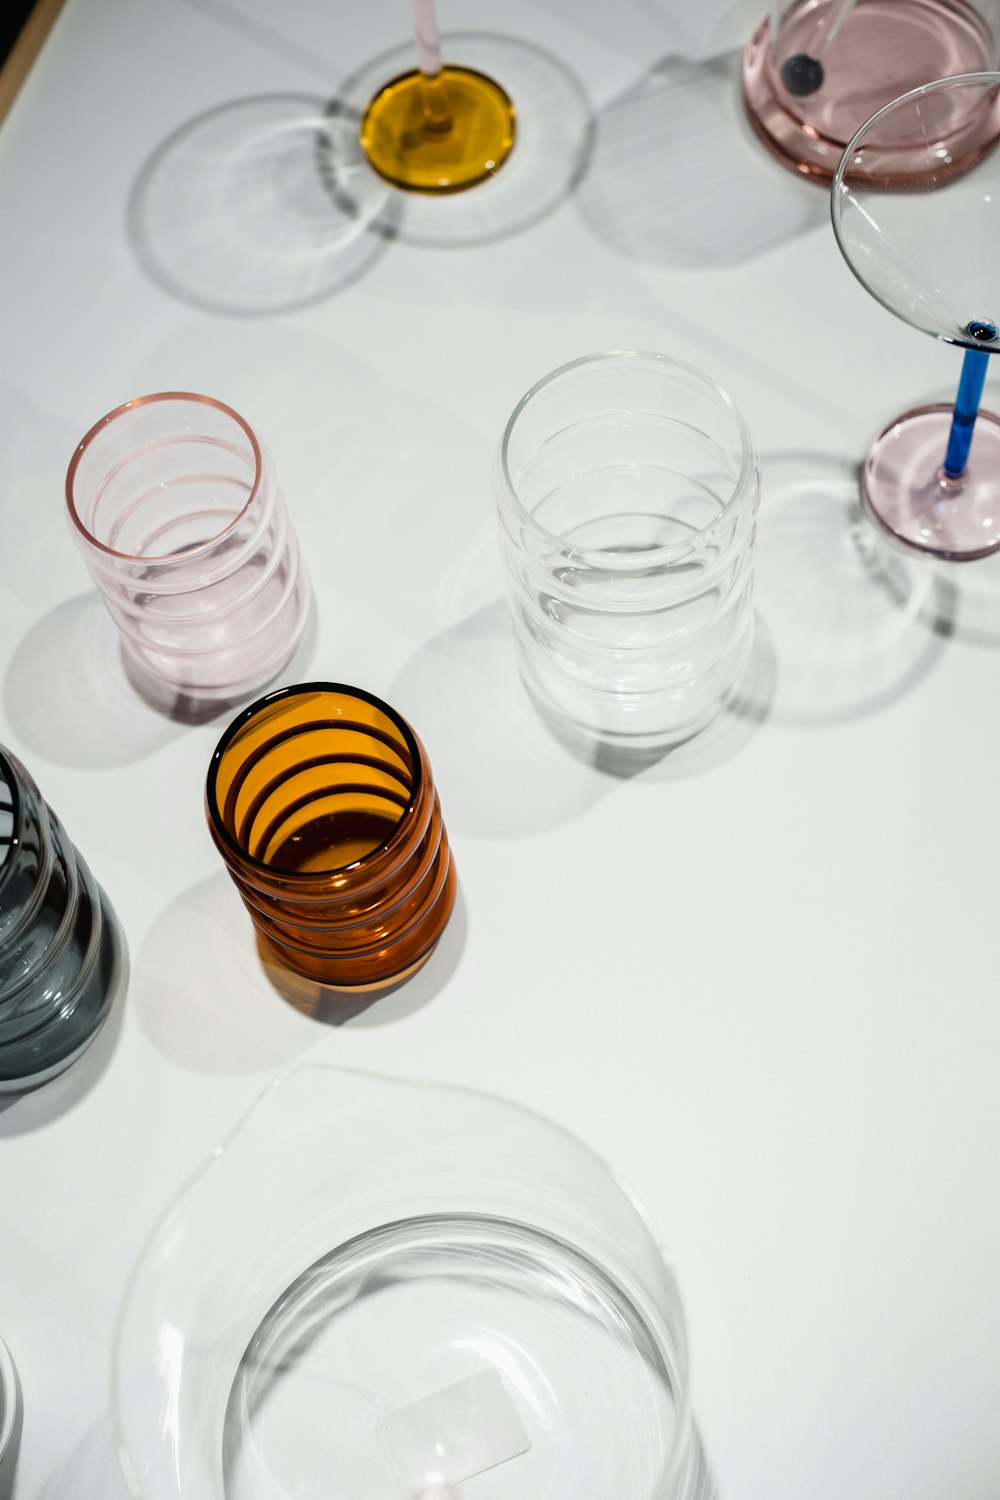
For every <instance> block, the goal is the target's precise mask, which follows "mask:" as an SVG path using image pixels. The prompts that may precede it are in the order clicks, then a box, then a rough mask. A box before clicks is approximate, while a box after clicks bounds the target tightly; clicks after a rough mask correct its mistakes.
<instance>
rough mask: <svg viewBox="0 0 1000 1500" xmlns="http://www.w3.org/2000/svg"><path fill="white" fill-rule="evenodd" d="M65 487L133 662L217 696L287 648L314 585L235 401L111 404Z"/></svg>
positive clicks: (255, 682)
mask: <svg viewBox="0 0 1000 1500" xmlns="http://www.w3.org/2000/svg"><path fill="white" fill-rule="evenodd" d="M66 498H67V504H68V506H69V517H70V522H71V526H72V530H73V535H74V537H75V539H76V541H77V544H78V545H79V547H80V549H81V551H82V552H83V555H84V558H85V560H86V563H87V567H88V569H89V570H90V573H91V576H92V577H93V579H94V582H95V583H96V584H97V587H98V588H99V589H100V591H101V594H102V596H103V598H104V602H105V604H106V605H107V607H108V610H109V612H110V614H111V616H112V618H113V619H114V621H115V624H116V625H117V626H118V628H119V630H120V631H121V636H122V642H123V645H124V647H125V650H126V652H127V653H128V654H129V655H130V656H131V657H132V658H133V659H134V661H135V662H136V664H137V665H138V667H139V669H140V672H142V673H145V674H148V675H149V676H150V677H151V678H152V679H153V680H154V681H155V682H156V683H158V684H164V685H166V686H167V687H169V688H173V689H176V690H177V691H179V692H183V693H187V694H190V695H192V696H194V697H205V698H224V697H232V696H236V695H238V694H241V693H243V692H247V691H252V690H253V689H254V688H258V687H261V686H262V685H263V684H264V683H266V682H267V681H269V679H270V678H272V677H273V676H274V675H275V673H276V672H278V671H280V669H281V668H282V667H283V666H284V665H285V663H286V662H287V661H288V659H289V657H290V656H291V654H292V652H293V651H294V649H295V646H296V644H297V642H298V640H299V638H300V637H301V635H302V631H303V629H304V627H305V624H306V619H307V616H308V609H309V586H308V583H307V580H306V575H305V572H304V569H303V567H302V563H301V560H300V556H299V548H298V543H297V541H296V538H295V533H294V532H293V531H292V528H291V526H290V525H289V522H288V514H287V511H286V508H285V501H284V498H283V496H282V493H281V490H280V488H279V486H278V483H277V480H276V478H275V475H274V470H273V466H272V464H271V461H270V459H269V457H268V455H267V453H266V451H265V450H264V448H263V447H262V445H261V444H260V442H259V441H258V439H257V437H256V436H255V434H254V433H253V432H252V430H251V429H250V427H249V426H248V425H247V423H246V422H245V421H244V420H243V418H242V417H240V416H239V415H238V414H237V413H236V412H234V411H232V410H231V409H230V408H229V407H227V406H223V405H222V404H221V403H220V402H218V401H213V400H212V399H211V398H210V397H207V396H197V395H192V394H189V393H186V392H164V393H161V394H158V395H155V396H145V397H142V398H140V399H139V400H137V401H131V402H129V403H128V404H127V405H126V406H122V407H119V408H118V410H117V411H113V412H111V413H110V414H109V415H108V416H106V417H104V418H103V419H102V420H101V421H100V422H98V423H97V424H96V426H94V427H93V428H92V429H91V431H90V432H89V433H88V434H87V436H86V437H85V438H84V439H83V442H82V443H81V444H80V446H79V448H78V449H77V451H76V453H75V454H74V455H73V460H72V463H71V464H70V468H69V473H68V475H67V479H66Z"/></svg>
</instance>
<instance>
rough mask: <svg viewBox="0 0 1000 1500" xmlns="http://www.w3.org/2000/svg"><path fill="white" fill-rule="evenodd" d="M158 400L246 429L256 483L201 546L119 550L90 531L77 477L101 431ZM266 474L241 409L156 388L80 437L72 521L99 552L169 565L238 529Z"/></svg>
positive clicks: (69, 489) (72, 464) (71, 474)
mask: <svg viewBox="0 0 1000 1500" xmlns="http://www.w3.org/2000/svg"><path fill="white" fill-rule="evenodd" d="M158 401H191V402H194V403H196V404H197V405H199V406H212V407H214V408H215V410H216V411H221V412H223V413H224V414H225V415H226V416H227V417H231V418H232V420H233V421H234V422H235V423H236V424H237V426H238V427H240V428H242V430H243V433H244V436H245V437H246V438H247V439H248V441H249V443H250V451H251V453H252V454H253V461H254V475H253V482H252V483H251V485H250V492H249V494H248V495H247V498H246V502H245V503H244V505H243V506H242V507H241V509H240V510H239V512H238V514H237V515H235V516H234V517H233V518H232V520H231V521H227V523H226V525H225V526H223V528H222V530H221V531H217V532H215V533H214V535H212V536H210V537H209V538H208V539H207V540H206V541H204V542H199V543H198V544H197V546H195V547H182V548H181V549H180V551H178V552H169V553H163V552H154V553H152V554H145V553H142V552H119V551H118V550H117V549H116V548H115V547H109V546H108V545H107V543H106V542H102V541H101V540H100V539H99V538H98V537H96V536H95V535H94V533H93V532H92V531H90V530H89V528H88V527H87V526H85V525H84V523H83V518H82V517H81V515H80V513H79V511H78V510H77V506H76V498H75V496H74V493H73V488H74V483H75V480H76V471H77V469H78V468H79V467H80V462H81V460H82V459H83V456H84V454H85V453H86V452H87V450H88V449H89V448H90V447H91V445H92V444H93V443H94V442H96V440H97V439H98V438H99V437H100V436H101V434H102V433H103V432H105V431H106V430H107V429H108V428H109V427H110V425H111V423H112V422H115V421H117V420H118V419H119V418H121V417H123V416H125V415H126V413H128V412H131V411H132V410H133V409H135V408H136V407H140V406H151V405H152V404H153V403H154V402H158ZM263 474H264V455H263V452H262V450H261V446H260V443H259V442H258V440H257V437H256V434H255V433H254V431H253V428H252V427H251V426H250V424H249V422H247V420H246V418H245V417H241V416H240V414H239V412H238V411H235V410H234V409H233V407H231V406H227V405H226V403H225V402H224V401H218V400H216V398H215V397H214V396H203V395H199V393H198V392H197V391H155V392H153V394H152V395H149V396H136V397H134V398H133V399H132V400H131V401H123V402H122V404H121V406H116V407H115V408H114V410H113V411H109V412H106V413H105V415H104V416H103V417H99V418H98V420H97V421H96V422H95V423H94V425H93V426H92V427H91V428H90V429H89V430H88V431H87V432H86V433H85V434H84V436H83V437H82V438H81V439H80V441H79V443H77V445H76V448H75V449H74V450H73V457H72V458H71V459H70V461H69V468H68V469H67V471H66V506H67V509H68V510H69V516H70V520H71V521H72V523H73V525H74V526H75V527H76V529H77V531H78V532H79V533H80V535H81V536H82V537H83V539H84V541H85V542H86V543H87V544H88V546H91V547H96V548H97V549H98V551H100V552H102V553H104V555H105V556H106V557H114V558H117V559H118V560H119V561H120V562H129V563H143V564H148V565H152V566H159V567H165V566H167V565H168V564H170V563H175V562H177V561H178V560H184V559H187V558H189V557H197V556H198V554H199V553H201V552H207V551H209V550H210V549H211V548H213V547H215V546H217V545H218V543H219V542H221V541H222V540H223V539H224V538H225V537H227V536H229V534H230V533H231V532H232V531H234V530H235V528H236V527H237V526H238V525H239V524H240V522H241V521H242V520H243V519H244V517H245V516H246V515H247V513H248V512H249V510H250V508H251V507H252V506H253V504H254V503H255V501H256V500H257V497H258V495H259V494H260V489H261V484H262V481H263Z"/></svg>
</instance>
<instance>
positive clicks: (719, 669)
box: [497, 352, 760, 751]
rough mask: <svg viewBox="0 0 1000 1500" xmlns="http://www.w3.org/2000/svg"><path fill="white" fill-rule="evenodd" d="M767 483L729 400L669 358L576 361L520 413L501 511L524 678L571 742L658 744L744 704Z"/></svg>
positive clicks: (500, 492) (504, 459)
mask: <svg viewBox="0 0 1000 1500" xmlns="http://www.w3.org/2000/svg"><path fill="white" fill-rule="evenodd" d="M759 498H760V476H759V472H758V466H757V455H756V453H755V452H754V448H753V444H752V442H751V440H750V434H749V433H748V431H747V428H746V424H745V423H744V421H743V418H742V417H741V416H740V414H739V412H738V411H737V409H736V407H735V406H734V405H733V403H732V401H731V400H730V399H729V397H728V396H727V395H726V393H725V392H724V391H723V390H721V389H720V387H719V386H717V385H716V384H715V383H714V381H712V380H710V379H709V377H708V376H707V375H703V374H702V373H701V371H699V370H696V369H694V368H693V366H691V365H687V364H683V363H682V362H681V361H679V360H674V359H670V358H668V357H667V356H666V355H663V354H651V353H639V352H628V353H609V354H595V355H591V356H588V357H587V358H585V359H579V360H575V361H574V362H573V363H572V364H568V365H563V366H562V367H561V368H560V369H558V370H555V371H554V372H553V373H552V374H551V375H548V376H546V378H545V379H544V380H541V381H539V383H538V384H537V385H536V386H534V387H533V388H532V389H531V390H530V391H529V392H528V394H527V395H526V396H525V397H524V398H523V400H522V401H521V402H520V403H519V404H518V406H517V407H516V408H515V410H514V413H513V415H512V416H511V418H510V421H509V422H508V424H507V428H506V431H505V432H504V435H503V438H502V441H501V444H500V456H499V480H498V486H497V508H498V512H499V520H500V540H501V549H502V552H503V557H504V562H505V564H506V572H507V584H508V589H507V593H508V603H509V606H510V611H511V615H512V618H513V624H514V634H515V638H516V642H517V649H518V655H519V661H520V667H521V673H522V676H523V677H524V679H525V682H526V684H527V687H528V690H529V692H530V693H531V695H532V697H533V698H534V699H535V701H536V703H537V704H538V705H539V707H540V708H541V710H542V712H543V713H544V714H545V715H546V717H548V718H549V719H550V721H551V722H553V724H554V726H555V727H557V728H559V729H561V730H564V731H569V737H570V738H571V739H580V738H581V737H582V739H583V740H584V741H585V742H598V743H601V742H603V743H604V744H606V745H610V746H613V747H618V748H622V749H626V750H628V749H636V750H642V751H646V750H649V749H654V750H658V749H660V748H664V749H665V748H668V747H669V746H671V745H674V744H678V743H680V742H681V741H682V740H685V739H688V738H689V737H690V736H691V735H693V734H697V733H698V732H699V731H700V730H701V729H704V728H705V727H706V725H708V724H709V723H710V722H711V720H712V719H713V718H715V716H716V715H717V714H718V713H719V711H720V710H721V709H722V708H723V707H724V706H725V704H726V702H727V701H728V700H729V699H730V698H731V697H732V695H733V693H734V691H735V689H736V686H737V684H738V681H739V678H740V676H741V674H742V672H743V669H744V667H745V665H746V662H747V659H748V657H749V653H750V648H751V644H752V629H753V570H752V568H753V549H754V539H755V532H756V516H757V506H758V502H759Z"/></svg>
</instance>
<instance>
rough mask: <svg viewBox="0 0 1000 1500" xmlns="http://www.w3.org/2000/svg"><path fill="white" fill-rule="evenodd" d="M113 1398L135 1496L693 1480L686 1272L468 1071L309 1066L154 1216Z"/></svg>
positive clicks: (489, 1497)
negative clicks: (407, 1079) (408, 1073)
mask: <svg viewBox="0 0 1000 1500" xmlns="http://www.w3.org/2000/svg"><path fill="white" fill-rule="evenodd" d="M114 1405H115V1416H116V1421H117V1426H118V1434H119V1441H120V1445H121V1450H122V1457H123V1462H124V1464H125V1469H126V1474H127V1477H128V1479H129V1482H130V1484H131V1487H132V1490H133V1492H134V1493H135V1495H136V1496H138V1497H141V1500H181V1497H183V1500H222V1497H226V1500H250V1497H251V1496H252V1497H254V1500H270V1497H275V1500H277V1497H279V1496H280V1497H289V1496H295V1497H296V1500H320V1497H322V1500H358V1497H359V1496H364V1497H365V1500H383V1497H385V1500H397V1497H399V1496H407V1495H409V1496H417V1495H423V1494H425V1493H427V1492H428V1491H430V1492H431V1493H435V1492H437V1493H438V1494H440V1495H441V1496H442V1497H443V1496H444V1495H446V1494H448V1493H449V1487H455V1486H460V1490H459V1491H458V1493H459V1494H460V1496H461V1500H508V1497H510V1500H514V1497H517V1500H525V1497H531V1496H538V1497H542V1496H544V1497H545V1500H621V1497H623V1496H627V1497H628V1500H689V1497H694V1496H695V1495H703V1494H704V1493H705V1486H706V1483H707V1480H706V1475H705V1471H704V1465H703V1460H702V1458H701V1454H700V1449H699V1448H698V1444H697V1440H696V1438H695V1437H694V1434H693V1430H692V1424H691V1419H690V1411H689V1402H688V1365H687V1347H686V1337H685V1330H684V1320H683V1313H682V1309H681V1303H680V1297H679V1294H678V1289H677V1285H676V1281H675V1279H674V1276H673V1273H672V1271H671V1270H670V1268H669V1267H668V1265H667V1263H666V1261H665V1260H664V1258H663V1255H662V1252H661V1251H660V1249H659V1247H658V1245H657V1243H656V1240H655V1238H654V1236H653V1233H652V1231H651V1229H650V1227H649V1224H648V1223H647V1220H646V1218H645V1216H644V1215H643V1213H642V1211H641V1210H640V1209H639V1208H638V1207H637V1206H636V1204H635V1202H634V1200H633V1199H632V1198H631V1197H630V1196H629V1194H628V1193H627V1192H626V1191H625V1190H624V1189H623V1188H622V1186H621V1185H620V1184H619V1183H618V1181H617V1180H616V1179H615V1177H614V1176H613V1174H612V1173H611V1172H610V1170H609V1169H608V1168H607V1166H606V1165H605V1164H604V1163H603V1162H602V1161H600V1160H599V1159H598V1158H597V1157H595V1156H594V1155H593V1154H592V1153H591V1152H590V1151H588V1150H587V1148H586V1147H585V1146H583V1145H582V1144H581V1143H580V1142H579V1141H577V1140H575V1139H574V1138H573V1137H572V1136H570V1135H568V1134H566V1133H565V1132H564V1131H562V1130H560V1129H558V1128H557V1127H556V1126H554V1125H552V1124H550V1123H548V1122H547V1121H545V1120H543V1119H541V1118H540V1117H539V1116H536V1115H534V1114H531V1113H530V1112H528V1111H526V1110H523V1109H520V1108H518V1107H516V1106H514V1105H511V1104H508V1103H505V1102H504V1101H502V1100H500V1099H496V1098H492V1097H489V1096H486V1095H482V1094H477V1093H473V1092H471V1091H467V1090H463V1089H457V1088H451V1087H443V1086H441V1087H439V1086H429V1085H420V1084H412V1083H403V1082H399V1081H395V1080H391V1079H387V1078H379V1077H374V1076H369V1075H364V1074H357V1073H352V1072H346V1071H343V1070H340V1069H334V1068H325V1067H320V1066H306V1067H301V1068H296V1069H294V1070H292V1071H291V1072H289V1073H287V1074H285V1075H283V1076H282V1077H281V1078H279V1079H278V1080H277V1082H276V1083H274V1084H273V1085H272V1086H271V1088H270V1089H269V1090H268V1091H267V1092H266V1093H265V1094H264V1095H263V1097H262V1098H261V1099H260V1100H259V1101H258V1102H257V1104H256V1105H255V1106H254V1107H253V1109H252V1110H251V1111H250V1113H249V1115H248V1116H247V1117H246V1119H245V1120H244V1121H243V1122H242V1124H241V1125H240V1126H239V1127H238V1128H237V1129H236V1130H235V1131H234V1133H233V1134H232V1135H231V1136H230V1138H229V1139H228V1140H227V1141H226V1142H224V1143H223V1144H222V1145H220V1146H219V1147H217V1148H216V1150H215V1152H214V1153H213V1155H212V1158H211V1159H210V1161H209V1162H208V1163H207V1165H206V1166H205V1167H204V1168H203V1169H202V1171H201V1172H200V1173H199V1174H198V1175H197V1176H196V1178H195V1179H194V1180H193V1181H192V1183H191V1184H190V1185H189V1186H188V1187H187V1189H186V1190H185V1191H184V1192H183V1193H182V1194H181V1196H180V1197H179V1198H178V1200H177V1201H176V1202H175V1203H174V1205H173V1206H172V1207H171V1208H170V1210H169V1211H168V1213H167V1214H166V1216H165V1218H164V1219H163V1220H162V1221H161V1223H160V1224H159V1225H158V1227H157V1228H156V1229H155V1231H154V1232H153V1235H152V1237H151V1239H150V1241H149V1243H148V1245H147V1247H146V1249H145V1251H144V1252H143V1255H142V1257H141V1259H140V1261H139V1263H138V1265H137V1266H136V1269H135V1271H134V1273H133V1276H132V1278H131V1281H130V1284H129V1287H128V1291H127V1294H126V1297H125V1301H124V1304H123V1307H122V1310H121V1314H120V1320H119V1327H118V1332H117V1339H116V1349H115V1361H114Z"/></svg>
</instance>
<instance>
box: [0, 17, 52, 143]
mask: <svg viewBox="0 0 1000 1500" xmlns="http://www.w3.org/2000/svg"><path fill="white" fill-rule="evenodd" d="M64 4H65V0H35V5H34V7H33V8H32V11H31V14H30V15H29V16H28V19H27V20H26V21H25V23H24V25H23V26H22V27H21V32H20V35H19V36H18V38H17V41H16V42H15V43H14V45H13V47H12V48H11V51H10V55H9V56H8V58H7V61H6V62H5V63H4V65H3V67H2V68H0V125H2V124H3V121H4V119H5V118H6V116H7V112H8V110H9V109H10V107H11V105H12V104H13V103H14V100H15V99H16V98H17V94H18V91H19V89H20V87H21V85H22V83H23V82H24V80H25V79H26V78H27V76H28V74H29V73H30V72H31V66H32V63H33V62H34V61H35V58H36V57H37V56H38V54H39V52H41V50H42V46H43V44H44V42H45V38H46V37H47V36H48V34H49V32H50V31H51V30H52V27H53V26H54V25H55V21H56V17H57V16H58V14H59V12H60V11H61V10H62V8H63V5H64Z"/></svg>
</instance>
